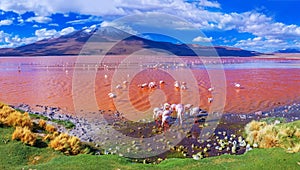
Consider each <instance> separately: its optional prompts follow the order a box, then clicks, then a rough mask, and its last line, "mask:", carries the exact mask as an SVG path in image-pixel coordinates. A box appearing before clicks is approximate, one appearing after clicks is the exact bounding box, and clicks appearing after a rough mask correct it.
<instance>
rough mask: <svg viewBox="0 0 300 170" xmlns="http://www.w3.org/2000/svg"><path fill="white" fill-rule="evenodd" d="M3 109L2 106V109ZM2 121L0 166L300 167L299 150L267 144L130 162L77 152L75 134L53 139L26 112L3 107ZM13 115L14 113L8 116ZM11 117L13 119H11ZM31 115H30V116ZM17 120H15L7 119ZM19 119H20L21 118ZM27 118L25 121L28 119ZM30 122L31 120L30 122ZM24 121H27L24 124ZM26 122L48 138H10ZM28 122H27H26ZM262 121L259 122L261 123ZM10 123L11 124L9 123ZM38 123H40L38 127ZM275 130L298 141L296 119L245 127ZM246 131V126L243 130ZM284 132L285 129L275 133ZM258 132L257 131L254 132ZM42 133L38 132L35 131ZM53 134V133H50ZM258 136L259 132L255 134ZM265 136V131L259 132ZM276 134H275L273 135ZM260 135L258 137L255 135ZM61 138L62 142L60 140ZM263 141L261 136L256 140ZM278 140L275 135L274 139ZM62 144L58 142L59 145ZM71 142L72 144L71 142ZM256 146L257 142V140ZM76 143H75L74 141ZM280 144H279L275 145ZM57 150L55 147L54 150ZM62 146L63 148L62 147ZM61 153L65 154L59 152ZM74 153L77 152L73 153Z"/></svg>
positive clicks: (290, 141) (299, 124) (287, 140)
mask: <svg viewBox="0 0 300 170" xmlns="http://www.w3.org/2000/svg"><path fill="white" fill-rule="evenodd" d="M4 110H5V109H4ZM1 113H2V117H0V118H1V120H2V123H1V121H0V169H1V170H2V169H3V170H5V169H9V170H10V169H48V168H50V169H300V152H296V153H287V152H286V150H284V149H283V148H287V147H286V146H284V147H283V148H269V149H262V148H260V149H258V148H256V149H254V150H251V151H249V152H247V153H246V154H243V155H221V156H217V157H209V158H204V159H200V160H198V161H196V160H194V159H191V158H185V159H180V158H168V159H166V160H164V161H162V162H161V163H160V164H158V165H155V164H142V163H133V162H134V161H133V160H131V159H127V158H124V157H119V156H116V155H99V156H96V155H90V154H80V153H89V152H81V151H80V149H84V148H82V147H81V145H79V144H80V142H79V141H78V140H73V139H76V138H72V137H68V136H67V137H68V138H64V139H59V140H56V139H57V138H58V137H59V136H58V134H57V135H54V132H53V133H51V134H50V131H49V130H47V128H45V127H44V126H46V124H45V123H44V124H41V122H39V125H37V124H35V125H34V123H32V122H31V121H30V118H29V115H27V116H26V114H17V113H14V111H11V110H10V109H8V108H7V107H6V111H3V110H2V112H1ZM12 115H15V117H10V116H12ZM12 118H14V119H12ZM31 119H32V118H31ZM10 120H17V121H10ZM21 120H22V121H21ZM3 122H4V123H3ZM28 122H29V123H28ZM30 122H31V123H30ZM27 124H28V125H27ZM17 125H18V126H21V125H24V126H25V125H26V126H28V127H30V128H31V130H33V131H35V130H36V129H35V128H41V127H43V128H42V129H43V131H45V132H46V131H48V132H47V133H46V134H44V135H50V138H51V137H53V139H51V141H52V142H45V141H43V140H42V139H44V138H41V136H38V137H37V138H36V140H35V143H34V144H33V145H32V146H29V144H30V143H27V144H26V142H24V141H23V142H22V140H21V141H17V140H12V136H13V135H12V134H13V133H14V131H15V129H16V128H18V126H17ZM29 125H30V126H29ZM261 125H263V126H261ZM9 126H12V127H9ZM38 126H40V127H38ZM271 126H272V128H268V129H271V130H272V131H270V132H274V133H275V132H276V134H278V135H277V136H278V137H280V140H284V144H286V143H287V144H290V145H288V146H292V145H293V146H294V145H295V144H297V143H298V142H299V133H298V129H297V128H299V127H300V121H295V122H291V123H284V124H278V125H268V126H267V123H266V122H265V123H261V122H256V123H253V125H252V126H250V127H249V130H248V131H249V132H253V131H255V132H256V131H259V130H262V132H269V131H266V130H264V128H265V127H271ZM246 131H247V130H246ZM279 132H285V133H279ZM257 133H259V134H260V133H261V132H257ZM261 134H263V133H261ZM39 135H42V134H39ZM53 135H54V136H53ZM258 136H259V135H258ZM261 136H265V135H261ZM273 136H276V135H273ZM258 139H260V138H258ZM61 140H62V141H64V142H61ZM69 140H70V141H71V143H75V144H76V143H78V147H71V146H73V144H72V145H71V144H69V145H70V146H68V147H63V148H62V149H57V148H58V147H52V148H50V146H52V145H53V144H55V143H54V141H55V142H56V145H57V146H59V147H60V148H61V147H62V146H64V145H65V144H66V143H67V142H68V141H69ZM261 141H263V138H262V139H260V140H259V142H261ZM278 141H279V139H278ZM61 144H62V145H61ZM75 144H74V146H75ZM258 144H259V146H260V144H261V143H258ZM76 146H77V145H76ZM278 146H280V145H278ZM74 148H75V149H76V148H77V149H79V150H78V152H76V153H74V154H72V153H69V152H68V154H67V155H75V156H67V155H65V154H66V152H67V151H70V149H71V150H72V151H73V149H74ZM53 149H55V150H57V151H55V150H53ZM64 149H66V150H64ZM58 150H60V151H58ZM63 153H65V154H63ZM77 154H78V155H77Z"/></svg>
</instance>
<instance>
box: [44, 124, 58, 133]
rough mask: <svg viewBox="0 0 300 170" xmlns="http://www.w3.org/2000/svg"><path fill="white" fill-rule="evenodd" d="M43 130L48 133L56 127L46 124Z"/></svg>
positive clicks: (52, 131)
mask: <svg viewBox="0 0 300 170" xmlns="http://www.w3.org/2000/svg"><path fill="white" fill-rule="evenodd" d="M45 130H46V131H47V132H49V133H54V132H56V127H54V126H53V125H50V124H47V125H46V128H45Z"/></svg>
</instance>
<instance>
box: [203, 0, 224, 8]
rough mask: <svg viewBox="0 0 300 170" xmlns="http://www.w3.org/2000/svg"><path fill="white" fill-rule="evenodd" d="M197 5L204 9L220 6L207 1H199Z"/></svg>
mask: <svg viewBox="0 0 300 170" xmlns="http://www.w3.org/2000/svg"><path fill="white" fill-rule="evenodd" d="M199 5H201V6H204V7H212V8H220V7H221V5H220V4H219V3H218V2H212V1H208V0H200V1H199Z"/></svg>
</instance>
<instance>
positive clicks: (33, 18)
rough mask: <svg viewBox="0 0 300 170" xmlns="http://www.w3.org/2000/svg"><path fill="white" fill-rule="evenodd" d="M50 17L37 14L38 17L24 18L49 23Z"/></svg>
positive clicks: (28, 20)
mask: <svg viewBox="0 0 300 170" xmlns="http://www.w3.org/2000/svg"><path fill="white" fill-rule="evenodd" d="M51 21H52V19H51V18H49V17H45V16H38V17H30V18H28V19H27V20H26V22H37V23H49V22H51Z"/></svg>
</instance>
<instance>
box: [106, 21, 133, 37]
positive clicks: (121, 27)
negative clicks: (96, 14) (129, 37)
mask: <svg viewBox="0 0 300 170" xmlns="http://www.w3.org/2000/svg"><path fill="white" fill-rule="evenodd" d="M100 26H101V27H114V28H117V29H119V30H122V31H125V32H127V33H130V34H133V35H136V34H138V32H137V31H136V30H134V29H132V28H131V27H130V26H127V25H123V24H121V23H117V22H108V21H103V22H102V23H101V24H100Z"/></svg>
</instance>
